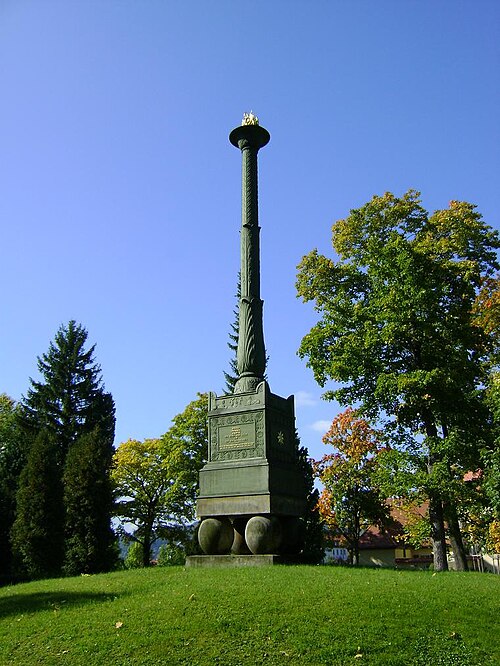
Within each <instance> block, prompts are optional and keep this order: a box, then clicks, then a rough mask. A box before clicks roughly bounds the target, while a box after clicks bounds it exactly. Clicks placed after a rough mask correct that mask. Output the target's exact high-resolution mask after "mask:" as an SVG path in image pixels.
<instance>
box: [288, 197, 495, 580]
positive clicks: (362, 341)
mask: <svg viewBox="0 0 500 666" xmlns="http://www.w3.org/2000/svg"><path fill="white" fill-rule="evenodd" d="M332 242H333V248H334V250H335V252H336V253H337V255H338V259H336V260H333V259H329V258H327V257H325V256H322V255H320V254H319V253H318V252H317V251H316V250H315V251H313V252H311V253H310V254H309V255H307V256H306V257H304V258H303V260H302V262H301V264H300V265H299V273H298V280H297V289H298V294H299V296H301V297H302V298H303V299H304V300H305V301H314V302H315V307H316V310H317V311H318V312H319V313H320V320H319V322H318V323H317V324H316V325H315V326H314V327H313V328H312V329H311V331H310V332H309V333H308V334H307V335H306V336H305V337H304V339H303V340H302V343H301V346H300V350H299V354H300V355H301V357H303V358H306V359H307V364H308V366H309V367H311V368H312V370H313V372H314V375H315V378H316V380H317V381H318V383H319V384H320V385H321V386H325V384H326V383H327V381H328V380H334V381H336V382H340V383H341V387H340V388H336V389H334V390H331V391H328V392H327V393H326V394H325V396H326V397H327V398H336V399H337V400H339V401H340V402H341V404H344V405H349V404H351V405H359V407H360V408H361V410H362V411H363V412H364V413H365V414H367V415H370V416H372V417H377V418H381V417H384V416H385V417H386V419H387V424H389V425H391V426H393V427H398V428H400V429H405V430H406V431H407V433H410V434H411V435H412V437H413V442H412V446H413V450H414V452H415V453H417V452H418V455H419V458H420V462H421V463H422V466H424V467H425V472H426V474H427V477H426V478H427V482H426V488H425V492H426V494H427V496H428V499H429V513H430V520H431V526H432V539H433V545H434V558H435V567H436V569H438V570H439V569H443V568H446V553H445V539H444V511H445V505H446V504H447V505H448V506H451V505H452V504H453V502H454V498H453V497H452V496H451V497H450V496H449V495H448V494H447V487H448V484H449V480H450V473H451V474H452V475H453V474H454V469H453V466H454V465H456V464H457V463H459V464H461V465H462V466H463V467H464V468H467V467H469V468H471V466H473V465H474V464H477V461H478V459H479V455H478V454H479V449H480V448H481V446H483V445H484V444H485V442H484V419H485V418H487V417H486V414H485V409H484V401H483V399H482V398H483V396H482V394H481V390H480V389H481V386H482V382H483V381H484V379H485V374H484V373H485V362H486V361H487V359H488V358H489V357H490V355H491V353H492V351H493V347H494V342H493V336H492V335H491V334H488V332H487V331H486V330H485V327H484V326H482V325H480V323H479V322H478V320H477V313H475V312H474V306H475V302H476V298H477V295H478V293H479V292H480V291H481V289H484V285H485V281H487V280H489V279H492V278H493V276H494V272H495V270H497V269H498V263H497V258H496V250H497V249H498V247H499V246H500V242H499V237H498V234H497V233H496V232H495V231H493V230H492V229H491V228H490V227H489V226H488V225H486V224H485V223H484V222H483V220H482V218H481V215H480V214H479V213H478V212H477V211H476V209H475V206H473V205H472V204H469V203H465V202H457V201H451V202H450V205H449V207H448V209H445V210H438V211H436V212H435V213H434V214H433V215H430V216H429V214H428V213H427V211H425V210H424V209H423V208H422V206H421V203H420V197H419V194H418V193H417V192H414V191H409V192H407V193H406V194H405V195H404V196H403V197H401V198H397V197H395V196H394V195H392V194H390V193H386V194H385V195H383V196H381V197H378V196H376V197H373V199H372V200H371V201H370V202H368V203H367V204H366V205H364V206H362V207H361V208H359V209H356V210H352V211H351V212H350V214H349V216H348V217H347V218H346V219H344V220H339V221H337V222H336V223H335V224H334V225H333V229H332Z"/></svg>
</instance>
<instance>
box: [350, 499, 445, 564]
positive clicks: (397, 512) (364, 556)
mask: <svg viewBox="0 0 500 666" xmlns="http://www.w3.org/2000/svg"><path fill="white" fill-rule="evenodd" d="M426 511H427V506H426V505H423V506H421V507H419V508H418V514H419V515H421V516H423V515H425V512H426ZM390 513H391V524H390V525H389V526H387V527H385V528H379V527H377V526H376V525H372V526H370V527H369V528H368V529H367V530H366V531H365V532H364V534H363V535H362V536H361V539H360V543H359V564H360V565H361V566H371V567H392V568H394V567H396V568H404V569H426V568H428V567H429V566H430V565H431V564H432V548H431V546H430V543H423V544H422V545H421V546H420V547H418V548H416V547H414V546H411V545H409V544H408V542H407V541H406V540H405V537H404V526H405V525H406V524H407V520H408V518H407V514H406V513H405V512H404V511H402V510H401V509H400V508H399V507H398V506H397V505H395V504H394V503H393V502H390Z"/></svg>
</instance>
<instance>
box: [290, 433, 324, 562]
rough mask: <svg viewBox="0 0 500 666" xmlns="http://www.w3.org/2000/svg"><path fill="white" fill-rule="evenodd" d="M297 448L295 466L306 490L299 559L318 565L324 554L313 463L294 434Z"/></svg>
mask: <svg viewBox="0 0 500 666" xmlns="http://www.w3.org/2000/svg"><path fill="white" fill-rule="evenodd" d="M295 440H296V446H297V449H296V450H297V464H298V468H299V471H300V472H301V474H302V476H303V478H304V486H305V488H306V512H305V516H304V547H303V549H302V553H301V559H302V561H303V562H305V563H307V564H319V563H320V562H321V561H322V559H323V557H324V554H325V544H324V538H323V525H322V521H321V516H320V513H319V507H318V502H319V491H318V490H317V489H316V488H315V487H314V480H315V475H314V461H313V460H312V458H310V457H309V451H308V450H307V447H305V446H301V445H300V439H299V436H298V433H295Z"/></svg>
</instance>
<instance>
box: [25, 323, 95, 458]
mask: <svg viewBox="0 0 500 666" xmlns="http://www.w3.org/2000/svg"><path fill="white" fill-rule="evenodd" d="M87 335H88V334H87V331H86V330H85V328H84V327H83V326H81V325H80V324H77V323H76V322H75V321H74V320H71V321H70V322H69V323H68V324H67V325H66V326H60V328H59V330H58V331H57V333H56V335H55V338H54V341H53V342H51V343H50V345H49V350H48V352H47V353H45V354H43V355H42V356H41V357H39V358H38V370H39V372H40V374H41V376H42V381H35V380H33V379H30V383H31V387H30V388H29V389H28V392H27V395H26V397H25V398H23V400H22V410H23V417H24V424H25V426H26V427H27V428H28V429H29V430H30V431H32V432H35V433H36V432H38V431H39V430H41V429H45V430H47V431H48V432H50V433H51V434H52V435H54V439H55V441H56V442H57V446H58V462H59V464H60V465H61V466H62V465H63V464H64V459H65V457H66V454H67V452H68V449H69V447H70V446H71V444H72V443H73V442H75V441H76V440H77V439H78V437H79V436H80V435H82V434H84V433H86V432H90V431H92V430H93V429H94V427H95V425H97V423H96V419H97V421H99V419H101V418H102V415H101V414H96V409H95V406H96V400H97V401H99V399H100V396H102V395H103V394H104V390H103V387H102V380H101V368H100V366H99V365H98V364H97V363H95V361H94V350H95V345H92V346H91V347H90V349H88V350H85V344H86V342H87Z"/></svg>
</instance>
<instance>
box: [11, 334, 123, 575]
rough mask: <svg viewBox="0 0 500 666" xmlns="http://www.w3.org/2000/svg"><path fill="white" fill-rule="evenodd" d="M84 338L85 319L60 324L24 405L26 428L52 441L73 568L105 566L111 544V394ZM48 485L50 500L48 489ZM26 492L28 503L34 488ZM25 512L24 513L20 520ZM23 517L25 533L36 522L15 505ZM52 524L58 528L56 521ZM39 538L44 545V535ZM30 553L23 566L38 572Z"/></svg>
mask: <svg viewBox="0 0 500 666" xmlns="http://www.w3.org/2000/svg"><path fill="white" fill-rule="evenodd" d="M86 341H87V331H86V330H85V328H83V326H81V325H80V324H77V323H76V322H75V321H70V322H69V323H68V324H67V325H66V326H61V327H60V328H59V330H58V331H57V333H56V336H55V338H54V341H53V342H51V343H50V346H49V350H48V352H47V353H46V354H43V355H42V356H41V357H39V359H38V369H39V371H40V374H41V375H42V380H41V381H34V380H33V379H32V380H30V381H31V387H30V389H29V390H28V392H27V395H26V397H25V398H24V399H23V402H22V405H21V409H22V412H21V413H22V423H23V429H24V430H25V431H26V433H27V434H28V435H29V436H31V437H32V438H33V439H35V438H36V437H37V433H40V432H44V433H46V436H49V437H50V440H51V442H52V449H53V453H54V456H55V465H56V469H55V471H54V474H55V475H56V476H57V482H56V486H57V487H58V488H60V489H61V492H60V493H59V495H58V497H59V500H58V501H59V504H60V506H59V511H60V514H61V515H62V516H63V517H64V516H65V520H66V526H65V528H63V527H62V526H61V530H62V533H63V534H64V535H65V537H66V543H65V550H66V555H65V560H64V567H65V571H66V572H68V573H80V572H90V571H102V570H105V569H108V568H109V567H110V566H111V560H110V557H111V551H112V544H113V534H112V531H111V510H112V491H111V485H110V480H109V474H110V466H111V459H112V446H113V439H114V427H115V416H114V402H113V398H112V396H111V394H109V393H105V392H104V388H103V386H102V381H101V369H100V367H99V365H98V364H97V363H95V361H94V349H95V345H93V346H92V347H90V348H89V349H88V350H87V349H85V344H86ZM52 449H51V453H52ZM73 449H75V450H73ZM33 455H35V454H33ZM23 483H24V485H29V483H31V481H27V480H26V479H24V481H23ZM23 483H21V485H23ZM63 486H64V490H63ZM39 492H40V493H42V492H43V488H40V489H39ZM46 493H47V501H49V498H50V493H51V491H50V489H46ZM22 497H23V501H24V502H26V503H28V504H29V502H30V497H29V494H24V495H22ZM22 520H27V523H26V525H24V526H23V527H21V524H20V523H21V522H22ZM18 522H19V524H18V525H17V526H16V533H17V534H21V533H23V534H24V535H25V536H26V535H27V534H28V533H29V531H30V529H32V530H35V531H36V529H38V528H37V526H36V525H33V524H32V522H30V520H29V511H28V510H27V509H26V511H24V512H23V511H21V512H19V508H18ZM54 525H55V528H56V529H57V530H59V529H60V526H59V524H57V523H54ZM48 528H49V529H50V522H49V523H48ZM35 536H36V535H35V534H33V535H31V536H30V537H29V538H35ZM41 543H42V545H41V547H45V545H46V542H45V541H43V540H42V542H41ZM20 548H21V545H20V544H19V543H18V550H19V549H20ZM27 553H28V551H26V553H25V554H24V555H23V558H24V559H23V562H24V570H25V572H26V573H27V574H28V575H30V576H35V575H39V573H37V571H38V570H40V571H41V570H42V568H41V567H38V568H37V567H36V566H34V565H33V566H31V565H29V564H28V563H27V562H26V558H27V557H28V555H27ZM39 557H42V555H40V556H39ZM60 565H61V562H59V565H58V566H59V567H60Z"/></svg>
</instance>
